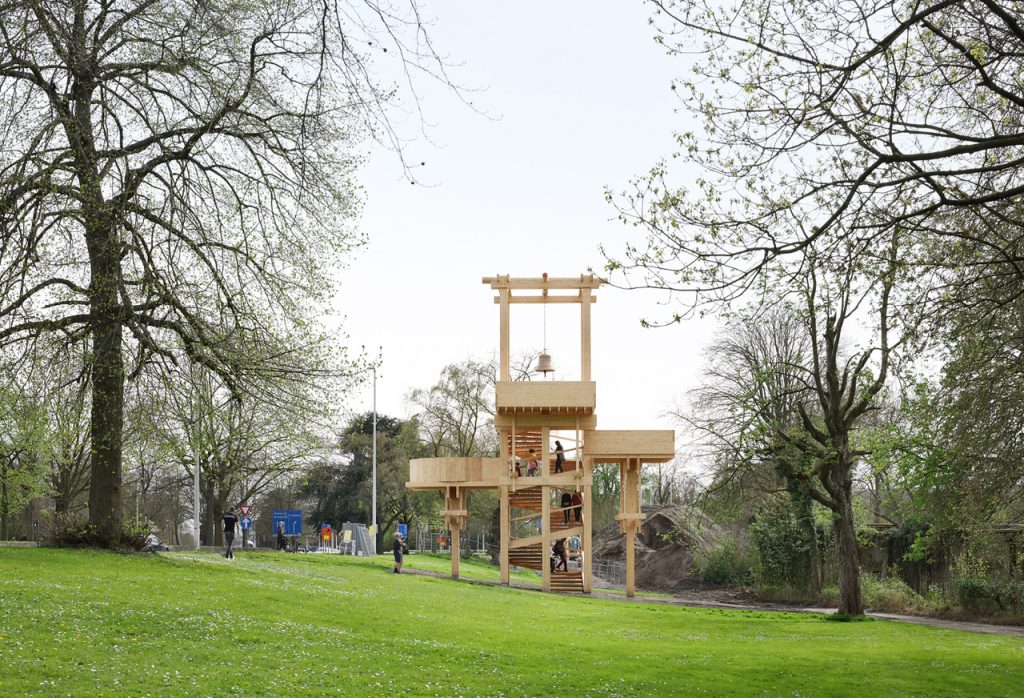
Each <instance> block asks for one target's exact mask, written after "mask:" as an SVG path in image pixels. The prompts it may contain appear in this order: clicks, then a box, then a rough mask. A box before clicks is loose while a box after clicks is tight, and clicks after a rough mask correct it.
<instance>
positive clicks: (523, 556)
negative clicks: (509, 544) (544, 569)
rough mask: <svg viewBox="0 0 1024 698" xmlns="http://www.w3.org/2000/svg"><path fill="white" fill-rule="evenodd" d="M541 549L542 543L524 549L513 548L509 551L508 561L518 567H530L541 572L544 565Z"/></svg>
mask: <svg viewBox="0 0 1024 698" xmlns="http://www.w3.org/2000/svg"><path fill="white" fill-rule="evenodd" d="M540 548H541V546H540V543H537V544H536V545H527V546H525V547H522V548H512V549H511V550H509V551H508V561H509V562H510V563H511V564H513V565H516V566H517V567H528V568H530V569H531V570H537V571H538V572H540V570H541V565H543V564H544V554H543V553H542V552H541V549H540Z"/></svg>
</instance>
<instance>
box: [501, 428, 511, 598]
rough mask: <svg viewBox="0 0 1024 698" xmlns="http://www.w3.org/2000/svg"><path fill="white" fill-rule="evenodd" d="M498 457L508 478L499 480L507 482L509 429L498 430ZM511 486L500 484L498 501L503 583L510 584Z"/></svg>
mask: <svg viewBox="0 0 1024 698" xmlns="http://www.w3.org/2000/svg"><path fill="white" fill-rule="evenodd" d="M498 457H499V458H500V460H501V466H500V467H501V469H502V470H500V471H499V472H504V473H505V475H506V478H499V482H501V481H502V480H504V481H505V482H507V476H508V475H510V470H511V465H510V463H511V462H512V461H511V460H509V447H508V430H507V429H499V430H498ZM509 492H510V488H509V486H508V485H499V486H498V502H499V506H500V507H501V511H500V512H499V517H500V518H499V521H498V564H499V565H500V566H501V583H502V584H508V582H509V566H508V542H509V536H510V535H511V528H512V527H511V521H510V519H509V517H510V516H511V515H512V514H511V513H510V511H509V504H508V495H509Z"/></svg>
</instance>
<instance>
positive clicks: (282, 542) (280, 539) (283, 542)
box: [277, 521, 288, 551]
mask: <svg viewBox="0 0 1024 698" xmlns="http://www.w3.org/2000/svg"><path fill="white" fill-rule="evenodd" d="M277 549H278V550H284V551H287V550H288V539H287V538H285V537H284V521H281V522H279V523H278V524H277Z"/></svg>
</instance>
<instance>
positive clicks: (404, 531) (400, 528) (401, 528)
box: [398, 524, 409, 540]
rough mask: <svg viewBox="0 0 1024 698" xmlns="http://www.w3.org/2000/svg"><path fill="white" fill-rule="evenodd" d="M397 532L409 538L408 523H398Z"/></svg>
mask: <svg viewBox="0 0 1024 698" xmlns="http://www.w3.org/2000/svg"><path fill="white" fill-rule="evenodd" d="M398 532H399V533H401V534H402V538H405V539H406V540H408V539H409V524H398Z"/></svg>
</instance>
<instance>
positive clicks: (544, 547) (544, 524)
mask: <svg viewBox="0 0 1024 698" xmlns="http://www.w3.org/2000/svg"><path fill="white" fill-rule="evenodd" d="M540 516H541V519H540V532H541V536H542V537H543V538H542V543H541V545H540V588H541V589H542V590H544V591H551V563H550V562H549V559H550V557H551V490H550V489H549V488H548V487H547V486H546V485H545V486H544V487H541V488H540Z"/></svg>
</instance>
